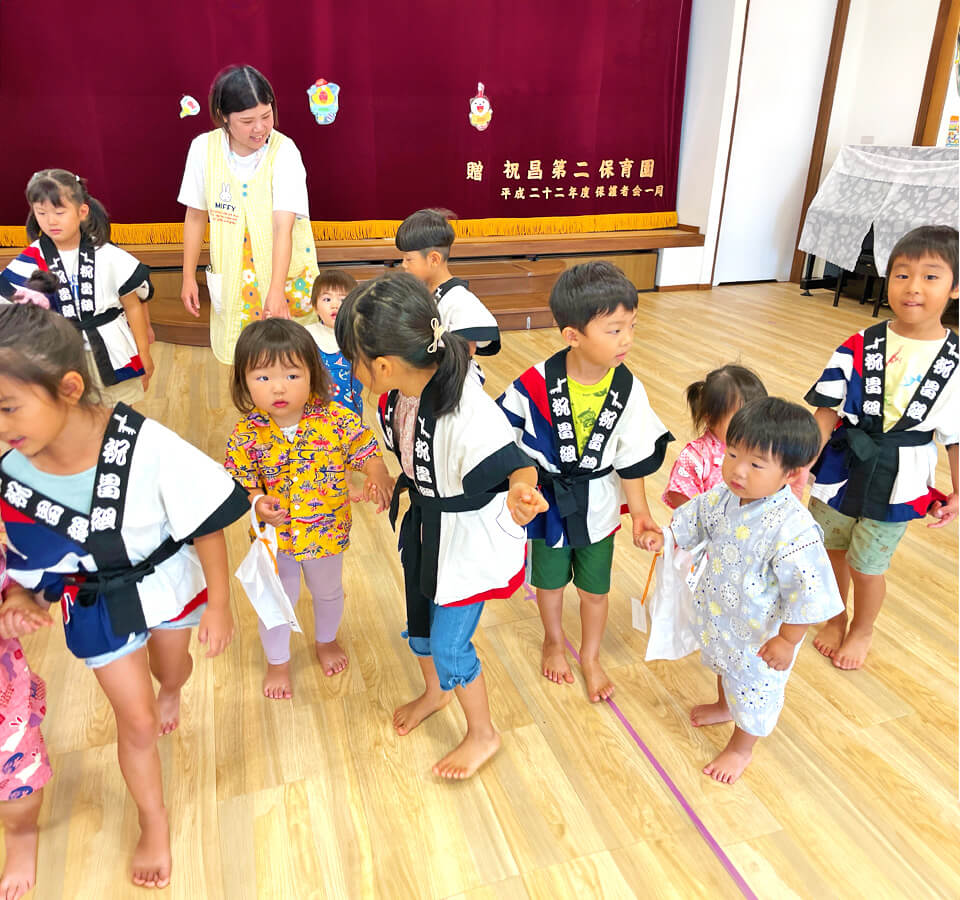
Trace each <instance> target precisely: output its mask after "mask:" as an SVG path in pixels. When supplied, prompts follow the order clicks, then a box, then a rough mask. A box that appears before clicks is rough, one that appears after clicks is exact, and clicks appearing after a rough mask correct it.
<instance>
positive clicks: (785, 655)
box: [757, 634, 797, 672]
mask: <svg viewBox="0 0 960 900" xmlns="http://www.w3.org/2000/svg"><path fill="white" fill-rule="evenodd" d="M796 649H797V648H796V645H795V644H791V643H790V641H788V640H786V639H785V638H782V637H780V635H779V634H775V635H774V636H773V637H772V638H770V640H769V641H767V642H766V643H765V644H764V645H763V646H762V647H761V648H760V649H759V650H758V651H757V656H759V657H760V659H762V660H763V661H764V662H765V663H766V664H767V665H768V666H770V668H771V669H776V670H777V671H778V672H780V671H783V670H784V669H789V668H790V665H791V663H793V653H794V650H796Z"/></svg>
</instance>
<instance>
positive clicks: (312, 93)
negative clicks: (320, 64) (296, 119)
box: [307, 78, 340, 125]
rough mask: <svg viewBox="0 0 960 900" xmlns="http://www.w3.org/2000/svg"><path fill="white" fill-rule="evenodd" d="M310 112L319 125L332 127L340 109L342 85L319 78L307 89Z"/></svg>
mask: <svg viewBox="0 0 960 900" xmlns="http://www.w3.org/2000/svg"><path fill="white" fill-rule="evenodd" d="M307 97H308V98H309V99H310V112H311V113H313V116H314V118H315V119H316V120H317V124H318V125H330V124H331V123H332V122H333V120H334V119H335V118H336V117H337V112H338V111H339V109H340V85H339V84H334V83H333V82H332V81H327V80H326V79H325V78H318V79H317V80H316V81H315V82H314V83H313V84H312V85H310V87H308V88H307Z"/></svg>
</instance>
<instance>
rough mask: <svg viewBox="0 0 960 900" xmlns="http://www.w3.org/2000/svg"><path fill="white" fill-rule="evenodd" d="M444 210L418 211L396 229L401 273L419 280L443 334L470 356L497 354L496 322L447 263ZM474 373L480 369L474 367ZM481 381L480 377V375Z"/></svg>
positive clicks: (449, 240)
mask: <svg viewBox="0 0 960 900" xmlns="http://www.w3.org/2000/svg"><path fill="white" fill-rule="evenodd" d="M451 218H456V217H455V216H454V214H453V213H452V212H450V210H448V209H421V210H418V211H417V212H415V213H413V215H410V216H407V218H406V219H404V220H403V222H402V223H401V225H400V227H399V228H398V229H397V237H396V243H397V249H398V250H399V251H400V252H401V253H403V262H402V266H403V268H404V270H405V271H407V272H409V273H410V274H411V275H413V276H415V277H416V278H419V279H420V280H421V281H422V282H423V283H424V284H425V285H426V286H427V289H428V290H429V291H430V292H431V293H432V294H433V297H434V299H435V300H436V301H437V308H438V309H439V310H440V319H441V321H442V322H443V324H444V325H445V326H446V328H447V330H448V331H450V332H452V333H453V334H459V335H460V337H462V338H463V339H464V340H466V341H467V342H468V343H469V344H470V355H471V356H474V355H476V356H494V355H495V354H497V353H499V352H500V329H499V326H498V325H497V320H496V319H495V318H494V317H493V314H492V313H491V312H490V310H488V309H487V308H486V307H485V306H484V305H483V303H482V302H481V300H480V298H479V297H477V295H476V294H474V293H472V292H471V291H470V290H469V289H468V283H467V282H466V281H464V280H463V279H462V278H454V277H453V275H452V274H451V273H450V268H449V266H448V265H447V261H448V260H449V258H450V248H451V247H452V246H453V241H454V238H455V237H456V235H455V234H454V231H453V226H452V225H451V224H450V221H449V220H450V219H451ZM476 368H477V371H478V372H479V371H480V367H479V366H477V367H476ZM481 380H482V373H481Z"/></svg>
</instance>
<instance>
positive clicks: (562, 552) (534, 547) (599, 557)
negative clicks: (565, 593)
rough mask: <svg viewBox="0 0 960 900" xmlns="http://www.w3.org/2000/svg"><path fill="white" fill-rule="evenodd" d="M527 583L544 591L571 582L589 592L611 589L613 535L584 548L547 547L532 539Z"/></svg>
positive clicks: (564, 585) (599, 592) (605, 592)
mask: <svg viewBox="0 0 960 900" xmlns="http://www.w3.org/2000/svg"><path fill="white" fill-rule="evenodd" d="M530 544H531V548H530V556H531V572H530V583H531V584H532V585H533V586H534V587H537V588H540V589H541V590H544V591H553V590H556V589H557V588H563V587H566V586H567V585H568V584H569V583H570V579H571V578H572V579H573V583H574V584H575V585H576V586H577V587H578V588H580V590H581V591H586V592H587V593H588V594H608V593H609V592H610V569H611V568H612V567H613V535H612V534H611V535H608V536H607V537H605V538H604V539H603V540H602V541H597V543H595V544H590V545H589V546H587V547H548V546H547V545H546V544H545V543H544V542H543V541H540V540H537V541H531V542H530Z"/></svg>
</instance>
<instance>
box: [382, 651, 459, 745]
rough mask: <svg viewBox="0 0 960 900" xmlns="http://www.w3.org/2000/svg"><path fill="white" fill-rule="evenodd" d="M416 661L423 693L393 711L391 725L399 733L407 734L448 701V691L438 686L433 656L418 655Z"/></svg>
mask: <svg viewBox="0 0 960 900" xmlns="http://www.w3.org/2000/svg"><path fill="white" fill-rule="evenodd" d="M417 662H418V663H420V671H421V672H422V673H423V684H424V687H423V693H422V694H421V695H420V696H419V697H417V698H416V699H415V700H411V701H410V702H409V703H404V704H403V706H398V707H397V708H396V709H395V710H394V711H393V727H394V728H395V729H396V732H397V734H400V735H404V734H409V733H410V732H411V731H413V729H414V728H416V727H417V726H418V725H419V724H420V723H421V722H422V721H423V720H424V719H425V718H427V716H431V715H433V714H434V713H435V712H436V711H437V710H439V709H443V707H445V706H446V705H447V704H448V703H449V702H450V692H449V691H444V690H442V689H441V688H440V679H439V678H438V677H437V669H436V667H435V666H434V664H433V657H432V656H418V657H417Z"/></svg>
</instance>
